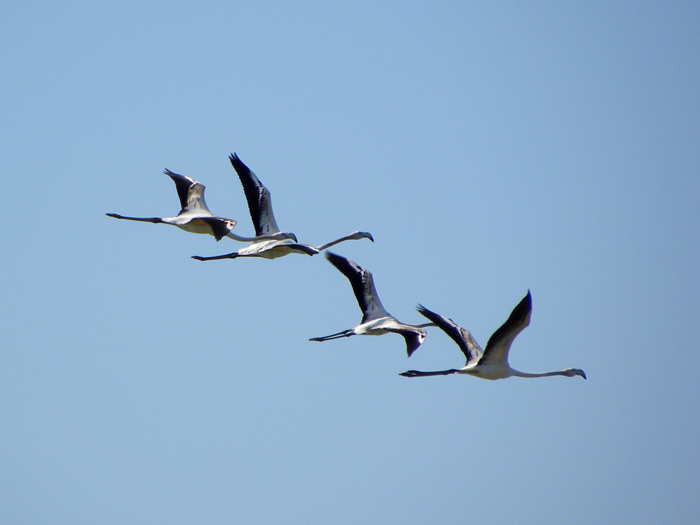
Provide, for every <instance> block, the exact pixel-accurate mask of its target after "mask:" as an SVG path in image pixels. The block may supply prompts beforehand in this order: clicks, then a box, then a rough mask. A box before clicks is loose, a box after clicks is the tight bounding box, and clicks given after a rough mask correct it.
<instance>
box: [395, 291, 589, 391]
mask: <svg viewBox="0 0 700 525" xmlns="http://www.w3.org/2000/svg"><path fill="white" fill-rule="evenodd" d="M418 311H419V312H420V313H421V314H422V315H424V316H425V317H427V318H428V319H430V320H431V321H432V322H433V323H435V325H436V326H439V327H440V328H441V329H442V330H443V331H444V332H445V333H446V334H447V335H449V336H450V337H451V338H452V339H453V340H454V341H455V342H456V343H457V344H458V345H459V348H460V349H461V350H462V353H464V355H465V357H466V358H467V363H466V365H465V366H464V367H462V368H459V369H455V368H452V369H450V370H440V371H437V372H420V371H418V370H408V371H407V372H404V373H403V374H400V375H402V376H404V377H424V376H436V375H449V374H468V375H472V376H475V377H481V378H482V379H506V378H508V377H548V376H566V377H574V376H581V377H582V378H584V379H586V374H585V372H584V371H583V370H581V369H579V368H566V369H564V370H558V371H555V372H541V373H534V374H533V373H528V372H520V371H518V370H515V369H513V368H511V366H510V365H509V364H508V352H509V350H510V346H511V344H512V343H513V340H514V339H515V338H516V336H517V335H518V334H519V333H520V332H522V331H523V330H524V329H525V328H526V327H527V326H528V325H529V324H530V316H531V314H532V296H531V295H530V291H529V290H528V292H527V295H526V296H525V297H524V298H523V300H522V301H520V303H519V304H518V306H516V307H515V308H514V309H513V312H512V313H511V314H510V317H508V320H507V321H506V322H505V323H503V326H501V327H500V328H499V329H498V330H496V331H495V332H494V334H493V335H492V336H491V338H490V339H489V341H488V343H487V344H486V350H482V349H481V347H480V346H479V344H478V343H477V342H476V341H475V340H474V338H473V337H472V334H470V333H469V331H468V330H466V329H464V328H462V327H461V326H458V325H457V324H456V323H455V322H454V321H452V319H447V318H446V317H443V316H441V315H439V314H436V313H435V312H431V311H430V310H428V309H427V308H425V307H424V306H422V305H418Z"/></svg>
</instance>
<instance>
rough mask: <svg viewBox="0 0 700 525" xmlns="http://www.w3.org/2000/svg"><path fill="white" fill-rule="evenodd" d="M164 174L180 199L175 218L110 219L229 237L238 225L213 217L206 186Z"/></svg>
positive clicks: (118, 217)
mask: <svg viewBox="0 0 700 525" xmlns="http://www.w3.org/2000/svg"><path fill="white" fill-rule="evenodd" d="M163 173H165V174H166V175H167V176H169V177H170V178H171V179H173V182H174V183H175V187H176V188H177V194H178V196H179V197H180V205H181V208H182V209H181V210H180V213H178V214H177V216H175V217H162V218H161V217H125V216H124V215H119V214H117V213H107V214H106V215H107V216H108V217H114V218H115V219H126V220H129V221H141V222H152V223H154V224H157V223H163V224H172V225H173V226H177V227H178V228H180V229H181V230H185V231H187V232H191V233H202V234H209V235H213V236H214V237H215V238H216V240H217V241H219V240H221V239H222V238H223V237H225V236H227V235H229V234H230V233H231V230H232V229H233V228H234V226H235V225H236V221H234V220H233V219H225V218H223V217H216V216H214V215H212V213H211V212H210V211H209V208H207V203H206V202H205V201H204V189H205V186H204V184H202V183H200V182H197V181H196V180H194V179H191V178H190V177H185V176H184V175H178V174H177V173H173V172H172V171H170V170H168V169H166V170H165V171H164V172H163Z"/></svg>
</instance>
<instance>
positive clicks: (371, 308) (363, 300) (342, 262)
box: [309, 252, 434, 357]
mask: <svg viewBox="0 0 700 525" xmlns="http://www.w3.org/2000/svg"><path fill="white" fill-rule="evenodd" d="M326 258H327V259H328V260H329V261H330V263H331V264H332V265H333V266H335V267H336V268H337V269H338V270H340V272H341V273H342V274H343V275H345V277H347V278H348V280H349V281H350V284H351V285H352V289H353V291H354V292H355V297H356V298H357V303H358V304H359V305H360V310H362V323H360V324H359V325H357V326H354V327H352V328H349V329H347V330H343V331H342V332H338V333H337V334H331V335H327V336H324V337H313V338H311V339H309V341H329V340H331V339H339V338H341V337H350V336H353V335H383V334H386V333H389V332H392V333H396V334H401V335H402V336H403V337H404V339H405V340H406V352H407V353H408V357H411V354H413V352H415V351H416V349H417V348H418V347H419V346H420V345H421V343H422V342H423V341H424V340H425V336H426V332H425V330H423V327H425V326H434V324H433V323H426V324H423V325H417V326H412V325H408V324H403V323H401V322H399V321H398V320H397V319H396V318H395V317H393V316H392V315H391V314H389V312H387V311H386V310H385V309H384V306H383V305H382V302H381V301H380V300H379V295H377V289H376V288H375V287H374V279H373V278H372V274H371V273H370V272H369V271H368V270H365V269H364V268H362V267H360V266H359V265H358V264H357V263H354V262H353V261H350V260H348V259H346V258H345V257H341V256H340V255H336V254H335V253H332V252H326Z"/></svg>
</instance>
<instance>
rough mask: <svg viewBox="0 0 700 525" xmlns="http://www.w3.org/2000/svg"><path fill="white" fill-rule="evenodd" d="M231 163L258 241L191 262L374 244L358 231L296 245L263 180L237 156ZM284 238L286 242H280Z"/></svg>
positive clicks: (293, 236) (273, 255)
mask: <svg viewBox="0 0 700 525" xmlns="http://www.w3.org/2000/svg"><path fill="white" fill-rule="evenodd" d="M229 160H230V161H231V164H232V165H233V168H234V169H235V170H236V173H237V174H238V178H239V179H240V180H241V184H242V185H243V191H244V192H245V197H246V200H247V201H248V209H249V211H250V218H251V219H252V221H253V226H254V227H255V235H256V237H255V238H254V239H252V241H253V242H252V244H250V245H249V246H246V247H245V248H241V249H240V250H238V251H236V252H233V253H227V254H225V255H216V256H213V257H202V256H199V255H195V256H193V257H192V258H193V259H197V260H198V261H212V260H216V259H235V258H237V257H262V258H265V259H276V258H278V257H284V256H285V255H289V254H290V253H302V254H307V255H316V254H317V253H319V252H321V251H323V250H325V249H326V248H330V247H331V246H334V245H336V244H338V243H340V242H343V241H349V240H358V239H369V240H370V241H372V242H374V238H373V237H372V234H370V233H369V232H361V231H356V232H353V233H351V234H350V235H346V236H345V237H341V238H339V239H336V240H334V241H330V242H327V243H326V244H322V245H321V246H313V245H311V244H301V243H299V242H297V238H296V236H295V235H294V234H293V233H288V234H282V233H281V232H280V229H279V226H277V221H276V220H275V215H274V213H273V211H272V196H271V195H270V191H269V190H268V189H267V188H266V187H265V186H264V185H263V183H262V182H260V179H258V177H257V176H256V175H255V173H253V172H252V171H251V170H250V168H248V166H246V165H245V164H244V163H243V161H241V159H240V158H238V155H236V154H235V153H233V154H231V155H230V156H229ZM275 236H282V237H286V238H277V237H275Z"/></svg>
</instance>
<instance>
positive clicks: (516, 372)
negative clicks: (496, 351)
mask: <svg viewBox="0 0 700 525" xmlns="http://www.w3.org/2000/svg"><path fill="white" fill-rule="evenodd" d="M511 372H512V375H513V376H514V377H549V376H569V375H571V374H570V373H568V372H567V371H565V370H557V371H556V372H539V373H530V372H520V371H519V370H513V369H512V368H511Z"/></svg>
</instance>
